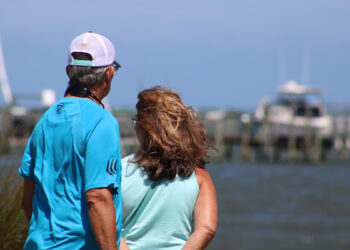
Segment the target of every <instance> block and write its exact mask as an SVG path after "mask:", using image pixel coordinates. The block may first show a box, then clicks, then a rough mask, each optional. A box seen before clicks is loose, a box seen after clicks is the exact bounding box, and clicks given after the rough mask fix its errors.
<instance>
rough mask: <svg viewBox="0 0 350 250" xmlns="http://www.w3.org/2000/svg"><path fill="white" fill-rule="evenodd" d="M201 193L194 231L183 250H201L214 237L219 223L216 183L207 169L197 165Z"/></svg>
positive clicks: (198, 198)
mask: <svg viewBox="0 0 350 250" xmlns="http://www.w3.org/2000/svg"><path fill="white" fill-rule="evenodd" d="M196 178H197V181H198V185H199V194H198V197H197V201H196V206H195V209H194V232H193V233H192V234H191V236H190V237H189V239H188V240H187V242H186V244H185V245H184V247H183V250H199V249H204V248H206V247H207V245H208V244H209V242H210V241H211V240H212V239H213V237H214V235H215V232H216V224H217V216H218V215H217V213H218V212H217V210H218V208H217V201H216V191H215V187H214V184H213V182H212V180H211V178H210V175H209V173H208V171H207V170H205V169H202V168H199V167H196Z"/></svg>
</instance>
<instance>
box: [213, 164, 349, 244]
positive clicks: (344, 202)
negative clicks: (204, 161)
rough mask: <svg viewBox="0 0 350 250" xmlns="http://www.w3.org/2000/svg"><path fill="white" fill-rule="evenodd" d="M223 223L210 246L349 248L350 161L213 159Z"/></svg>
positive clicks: (220, 214)
mask: <svg viewBox="0 0 350 250" xmlns="http://www.w3.org/2000/svg"><path fill="white" fill-rule="evenodd" d="M208 170H209V172H210V173H211V175H212V178H213V181H214V183H215V186H216V189H217V196H218V203H219V223H218V230H217V234H216V236H215V238H214V240H213V241H212V243H211V244H210V246H209V247H208V249H237V250H251V249H252V250H264V249H266V250H273V249H298V250H302V249H310V250H311V249H315V250H316V249H317V250H322V249H327V250H335V249H350V180H349V179H350V166H318V167H316V166H293V165H290V166H280V165H247V164H239V163H222V164H215V163H212V164H210V165H209V166H208Z"/></svg>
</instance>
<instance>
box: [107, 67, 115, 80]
mask: <svg viewBox="0 0 350 250" xmlns="http://www.w3.org/2000/svg"><path fill="white" fill-rule="evenodd" d="M113 75H114V67H113V66H109V67H108V69H107V70H106V76H107V79H111V80H112V78H113Z"/></svg>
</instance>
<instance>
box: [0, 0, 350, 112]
mask: <svg viewBox="0 0 350 250" xmlns="http://www.w3.org/2000/svg"><path fill="white" fill-rule="evenodd" d="M349 13H350V1H348V0H283V1H281V0H237V1H235V0H221V1H207V0H200V1H199V0H192V1H184V0H177V1H164V0H162V1H161V0H155V1H153V0H149V1H140V0H134V1H112V0H110V1H107V0H99V1H86V0H85V1H82V0H74V1H68V0H60V1H47V0H45V1H44V0H38V1H18V0H1V1H0V37H1V39H2V44H3V49H4V56H5V61H6V67H7V74H8V78H9V81H10V84H11V88H12V91H13V92H14V93H15V94H16V93H39V92H40V91H41V89H43V88H52V89H54V90H55V92H56V95H57V97H60V96H62V94H63V92H64V90H65V88H66V85H67V80H68V78H67V77H66V75H65V66H66V63H67V52H68V47H69V44H70V41H71V40H72V39H73V38H74V37H75V36H76V35H78V34H80V33H83V32H86V31H89V30H92V31H94V32H98V33H101V34H103V35H105V36H107V37H108V38H110V40H111V41H112V42H113V43H114V44H115V47H116V52H117V55H116V59H117V60H118V61H119V62H120V63H121V64H122V66H123V67H122V69H121V70H120V72H118V75H117V77H116V78H115V79H114V80H113V87H112V90H111V93H110V96H109V101H110V102H111V103H112V106H114V107H117V106H134V105H135V102H136V95H137V92H138V91H139V90H140V89H141V88H146V87H150V86H153V85H157V84H159V85H166V86H169V87H171V88H172V89H174V90H176V91H178V92H180V93H181V95H182V97H183V99H184V101H185V102H186V103H187V104H189V105H193V106H194V107H196V108H201V107H228V108H230V107H233V108H252V107H255V106H256V105H257V103H258V102H259V100H260V99H261V97H263V96H270V97H271V98H272V97H274V95H275V90H276V87H277V86H278V85H280V84H281V83H282V82H283V81H286V80H288V79H295V80H297V81H301V82H304V83H308V84H310V85H313V86H320V87H322V88H323V89H324V99H325V101H326V102H329V103H334V102H335V103H349V102H350V98H349V96H350V95H349V92H350V28H349V24H350V14H349ZM0 99H1V100H0V103H1V102H3V101H2V97H1V98H0Z"/></svg>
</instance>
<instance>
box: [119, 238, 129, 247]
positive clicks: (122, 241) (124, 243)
mask: <svg viewBox="0 0 350 250" xmlns="http://www.w3.org/2000/svg"><path fill="white" fill-rule="evenodd" d="M120 250H130V248H129V246H128V244H126V241H125V240H124V238H123V237H120Z"/></svg>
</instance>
